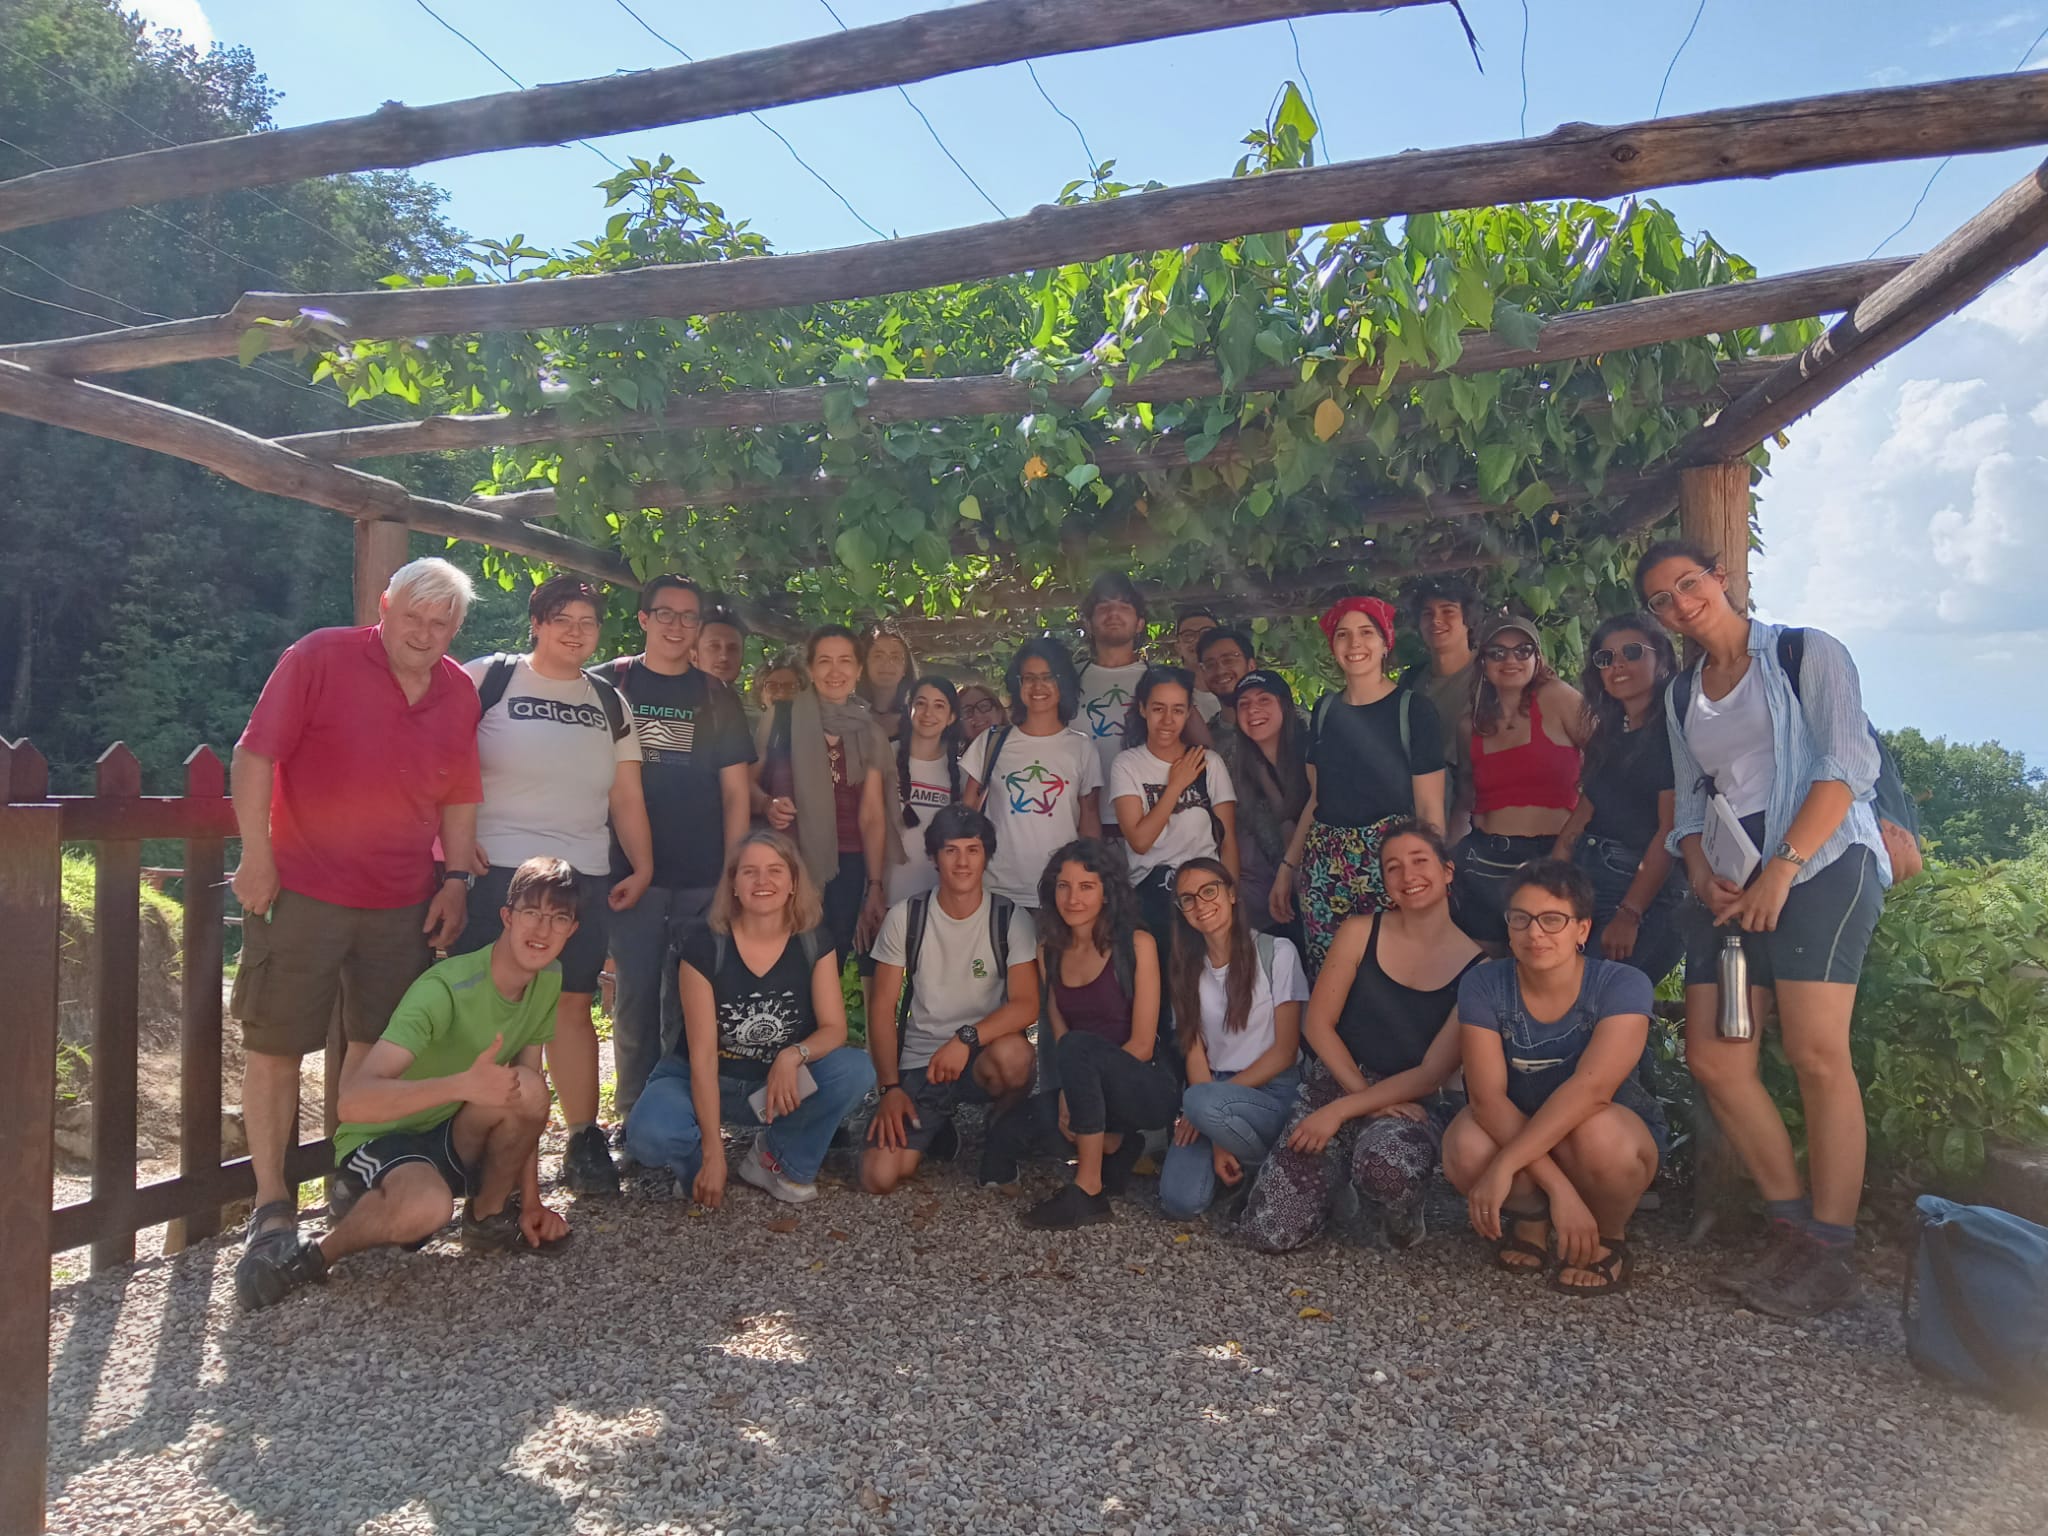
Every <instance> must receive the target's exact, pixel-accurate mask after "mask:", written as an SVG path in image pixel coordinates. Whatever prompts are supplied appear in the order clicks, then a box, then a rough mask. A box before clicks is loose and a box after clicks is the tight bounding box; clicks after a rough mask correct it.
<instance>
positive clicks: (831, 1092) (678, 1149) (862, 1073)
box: [626, 1046, 875, 1185]
mask: <svg viewBox="0 0 2048 1536" xmlns="http://www.w3.org/2000/svg"><path fill="white" fill-rule="evenodd" d="M811 1076H812V1077H814V1078H816V1079H817V1082H818V1091H817V1092H816V1093H814V1094H812V1095H811V1096H810V1097H809V1098H808V1099H805V1100H804V1101H803V1103H801V1104H799V1105H797V1107H796V1108H795V1109H793V1110H791V1111H790V1112H789V1113H788V1114H786V1115H784V1116H782V1117H781V1118H780V1119H778V1120H776V1121H775V1123H774V1124H772V1125H770V1126H769V1127H768V1128H767V1129H766V1130H764V1131H763V1132H762V1133H761V1138H762V1140H763V1141H764V1142H765V1143H766V1144H767V1148H768V1151H769V1153H770V1154H771V1155H772V1156H773V1157H774V1159H775V1161H776V1162H777V1163H779V1164H781V1165H782V1171H783V1173H784V1174H785V1175H786V1176H787V1177H788V1178H789V1179H790V1180H792V1181H793V1182H795V1183H798V1184H808V1183H810V1182H811V1181H812V1180H813V1179H815V1178H817V1176H818V1169H819V1167H820V1166H822V1165H823V1163H824V1161H825V1152H826V1149H827V1148H829V1147H830V1146H831V1145H832V1133H833V1132H834V1131H836V1130H838V1129H839V1126H840V1122H842V1121H843V1120H845V1119H846V1117H847V1116H848V1115H849V1114H850V1113H852V1111H853V1108H854V1106H855V1105H857V1104H859V1103H860V1101H861V1100H862V1099H864V1098H866V1097H867V1094H868V1090H869V1089H871V1088H873V1087H874V1086H875V1064H874V1063H873V1062H872V1061H870V1060H869V1059H868V1054H867V1052H865V1051H859V1050H855V1049H853V1048H852V1047H850V1046H841V1047H840V1048H839V1049H838V1050H836V1051H827V1052H826V1053H825V1054H824V1055H823V1056H820V1057H818V1058H817V1059H816V1060H815V1061H813V1062H812V1063H811ZM760 1086H761V1084H760V1081H759V1080H758V1079H752V1078H744V1077H728V1076H726V1075H725V1074H724V1073H722V1072H721V1073H720V1074H719V1076H718V1118H719V1121H720V1122H721V1123H722V1124H725V1125H735V1126H740V1127H748V1126H757V1125H759V1124H760V1123H761V1122H760V1121H759V1120H758V1119H756V1118H755V1116H754V1111H753V1108H752V1107H751V1106H750V1105H749V1104H748V1103H747V1096H748V1095H749V1094H751V1093H753V1092H754V1091H755V1090H756V1089H757V1088H759V1087H760ZM717 1132H718V1127H716V1126H714V1127H712V1134H713V1135H716V1134H717ZM626 1150H627V1151H628V1152H630V1153H632V1154H633V1160H634V1161H635V1162H637V1163H639V1164H640V1165H641V1166H642V1167H645V1168H667V1169H670V1170H671V1171H672V1172H674V1174H675V1176H676V1177H677V1178H679V1179H681V1180H682V1181H683V1183H684V1184H686V1185H687V1184H691V1183H694V1182H695V1181H696V1178H697V1170H698V1169H700V1168H702V1167H703V1166H704V1129H703V1127H702V1126H700V1125H698V1123H697V1107H696V1105H695V1103H694V1102H693V1101H692V1100H691V1098H690V1063H689V1062H688V1061H687V1060H686V1059H685V1058H683V1057H681V1056H664V1057H663V1058H662V1059H661V1063H660V1065H658V1066H657V1067H655V1069H654V1074H653V1076H651V1077H649V1078H648V1079H647V1087H646V1088H645V1089H644V1090H643V1091H642V1092H641V1094H640V1102H639V1103H637V1104H635V1105H634V1106H633V1113H632V1114H631V1115H629V1116H628V1117H627V1118H626Z"/></svg>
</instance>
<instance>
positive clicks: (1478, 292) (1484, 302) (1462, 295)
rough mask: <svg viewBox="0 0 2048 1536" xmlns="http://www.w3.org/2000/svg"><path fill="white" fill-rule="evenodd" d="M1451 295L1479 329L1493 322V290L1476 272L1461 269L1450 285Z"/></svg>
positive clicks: (1468, 318)
mask: <svg viewBox="0 0 2048 1536" xmlns="http://www.w3.org/2000/svg"><path fill="white" fill-rule="evenodd" d="M1451 296H1452V297H1453V298H1455V299H1456V300H1457V301H1458V308H1460V309H1462V310H1463V311H1464V312H1465V318H1466V319H1467V320H1469V321H1471V322H1472V324H1474V325H1476V326H1478V327H1479V328H1480V329H1481V330H1484V329H1486V328H1487V327H1488V326H1490V325H1492V324H1493V290H1492V289H1490V288H1488V287H1487V286H1486V279H1485V278H1483V277H1481V276H1480V275H1479V274H1478V273H1477V272H1474V271H1471V270H1469V269H1467V270H1465V271H1461V272H1460V273H1459V274H1458V276H1457V278H1456V280H1455V281H1454V282H1453V283H1452V285H1451Z"/></svg>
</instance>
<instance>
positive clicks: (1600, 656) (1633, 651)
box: [1593, 640, 1650, 672]
mask: <svg viewBox="0 0 2048 1536" xmlns="http://www.w3.org/2000/svg"><path fill="white" fill-rule="evenodd" d="M1649 654H1650V648H1649V647H1648V646H1647V645H1645V644H1643V642H1642V641H1640V640H1630V641H1626V642H1625V643H1624V644H1623V645H1622V647H1621V649H1620V650H1618V651H1616V650H1612V649H1610V648H1609V647H1607V646H1604V645H1603V646H1602V647H1601V648H1600V649H1599V650H1597V651H1595V652H1594V653H1593V669H1594V670H1595V671H1596V672H1605V671H1606V670H1607V669H1608V668H1609V667H1611V666H1613V665H1614V658H1615V657H1616V656H1619V657H1620V658H1621V659H1622V660H1623V661H1641V660H1642V659H1643V658H1644V657H1645V656H1647V655H1649Z"/></svg>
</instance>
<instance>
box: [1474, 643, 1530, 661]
mask: <svg viewBox="0 0 2048 1536" xmlns="http://www.w3.org/2000/svg"><path fill="white" fill-rule="evenodd" d="M1535 655H1536V642H1535V641H1533V640H1524V641H1522V642H1521V643H1520V644H1519V645H1489V646H1488V647H1487V648H1486V659H1487V660H1488V661H1530V660H1533V659H1534V658H1535Z"/></svg>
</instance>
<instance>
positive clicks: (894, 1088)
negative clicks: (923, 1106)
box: [882, 1082, 903, 1094]
mask: <svg viewBox="0 0 2048 1536" xmlns="http://www.w3.org/2000/svg"><path fill="white" fill-rule="evenodd" d="M902 1091H903V1085H902V1084H901V1083H900V1082H899V1083H884V1084H882V1092H883V1093H885V1094H886V1093H901V1092H902Z"/></svg>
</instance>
